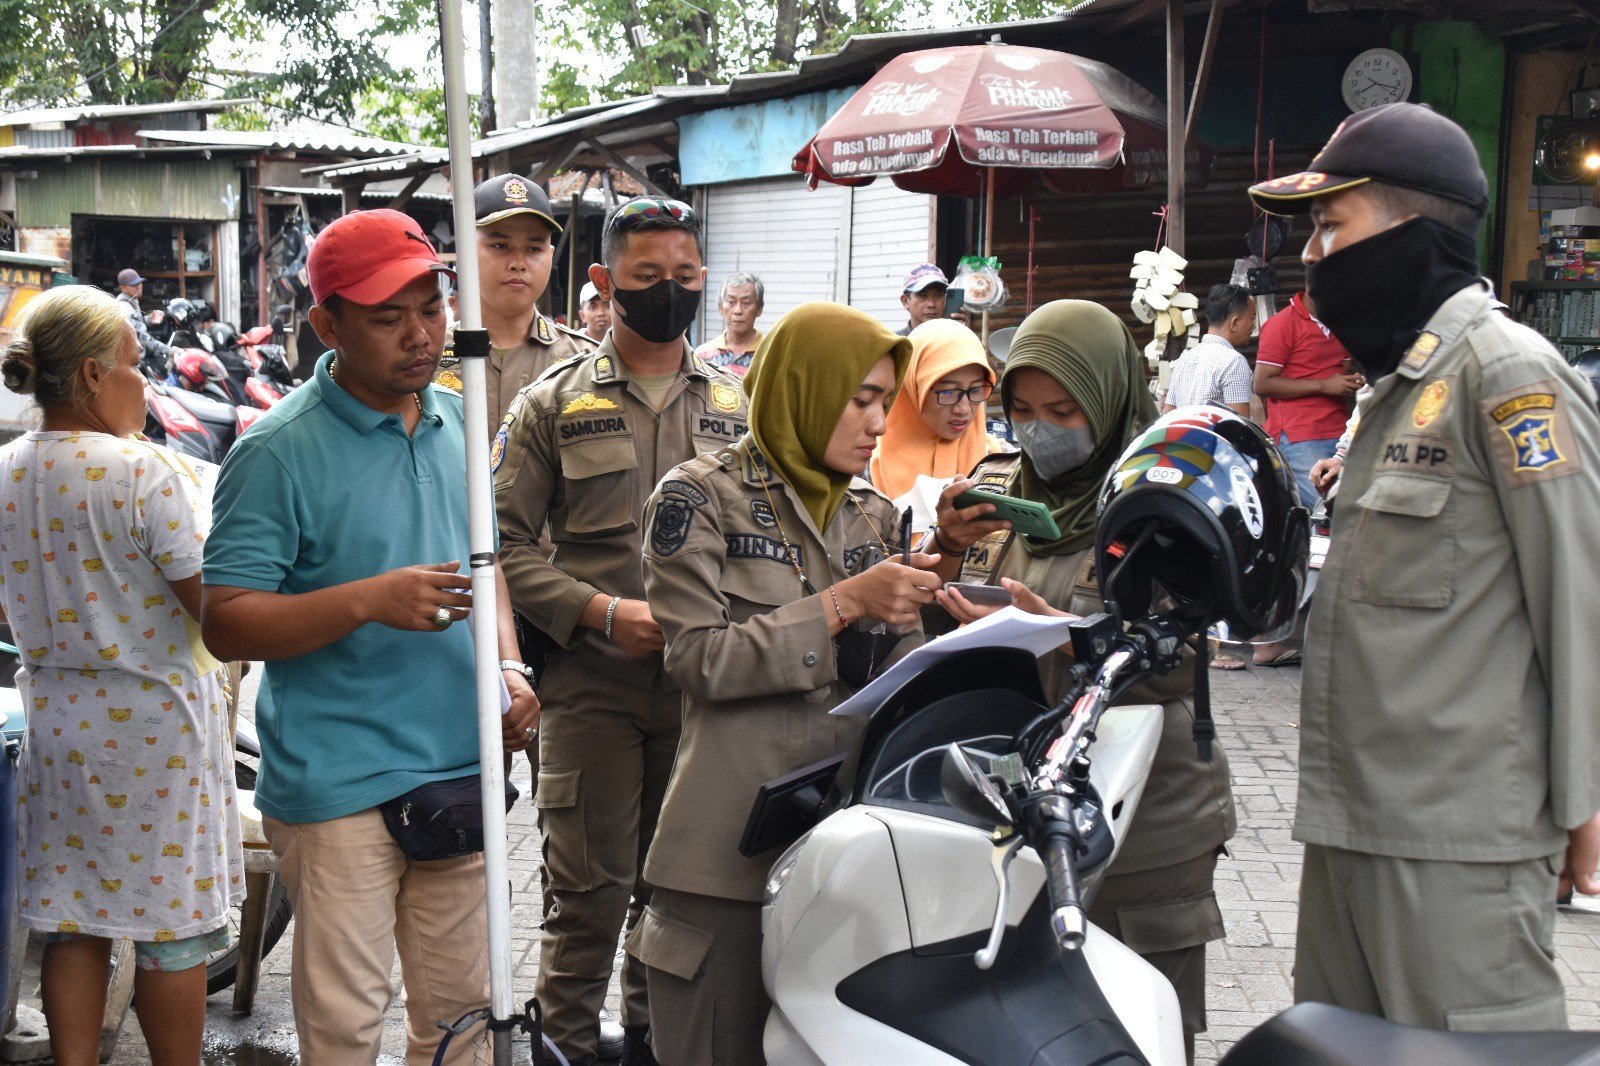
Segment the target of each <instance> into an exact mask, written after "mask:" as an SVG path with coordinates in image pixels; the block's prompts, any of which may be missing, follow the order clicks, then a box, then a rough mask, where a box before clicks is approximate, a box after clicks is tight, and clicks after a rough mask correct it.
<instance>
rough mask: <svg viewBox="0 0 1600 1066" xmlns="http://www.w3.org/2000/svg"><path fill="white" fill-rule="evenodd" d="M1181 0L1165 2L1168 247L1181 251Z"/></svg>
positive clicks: (1183, 221)
mask: <svg viewBox="0 0 1600 1066" xmlns="http://www.w3.org/2000/svg"><path fill="white" fill-rule="evenodd" d="M1187 88H1188V87H1187V86H1186V85H1185V84H1184V54H1183V0H1167V244H1169V245H1170V246H1171V247H1172V250H1173V251H1174V252H1177V253H1178V254H1179V255H1186V254H1187V253H1186V252H1185V251H1184V237H1185V236H1186V233H1185V220H1184V189H1183V185H1184V171H1185V165H1184V158H1185V156H1184V115H1183V99H1184V97H1185V96H1186V95H1187Z"/></svg>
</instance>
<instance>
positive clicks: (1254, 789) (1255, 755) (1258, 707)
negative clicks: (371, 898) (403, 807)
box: [29, 668, 1600, 1066]
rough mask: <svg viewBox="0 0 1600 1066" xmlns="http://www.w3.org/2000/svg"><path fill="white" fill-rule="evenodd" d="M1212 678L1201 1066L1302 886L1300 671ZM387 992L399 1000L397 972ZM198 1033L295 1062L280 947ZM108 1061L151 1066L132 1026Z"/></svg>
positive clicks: (1596, 945)
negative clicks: (1230, 789)
mask: <svg viewBox="0 0 1600 1066" xmlns="http://www.w3.org/2000/svg"><path fill="white" fill-rule="evenodd" d="M1212 678H1213V685H1212V692H1213V698H1214V702H1215V705H1216V717H1217V725H1218V730H1219V733H1220V735H1221V738H1222V742H1223V743H1224V744H1226V745H1227V749H1228V758H1229V760H1230V763H1231V766H1232V769H1233V786H1234V795H1235V797H1236V799H1237V802H1238V806H1239V832H1238V835H1237V836H1236V837H1235V838H1234V840H1233V842H1232V844H1231V845H1230V850H1231V852H1232V855H1231V857H1230V858H1226V859H1224V860H1222V863H1221V865H1220V867H1219V869H1218V873H1217V893H1218V895H1219V896H1220V897H1221V902H1222V912H1223V917H1224V918H1225V920H1226V922H1227V929H1228V938H1227V940H1226V942H1224V943H1221V944H1213V945H1211V951H1210V956H1209V960H1208V976H1207V983H1208V986H1209V987H1208V995H1209V1003H1210V1023H1211V1030H1210V1032H1209V1033H1207V1034H1206V1035H1204V1036H1202V1037H1201V1038H1200V1039H1199V1040H1198V1041H1197V1046H1196V1053H1197V1060H1198V1061H1199V1062H1201V1063H1212V1062H1215V1061H1216V1058H1217V1057H1218V1055H1219V1054H1221V1053H1223V1052H1225V1051H1226V1050H1227V1048H1228V1047H1230V1046H1232V1044H1233V1043H1234V1041H1236V1040H1237V1039H1238V1038H1239V1037H1240V1036H1241V1035H1242V1034H1244V1033H1245V1032H1247V1031H1248V1030H1249V1029H1251V1028H1253V1027H1254V1026H1256V1025H1259V1024H1260V1023H1261V1022H1262V1021H1264V1020H1266V1019H1267V1018H1268V1017H1270V1016H1271V1015H1273V1014H1275V1013H1276V1012H1278V1011H1280V1010H1283V1009H1284V1008H1285V1007H1287V1006H1288V1005H1289V1003H1290V998H1291V984H1290V967H1291V965H1292V963H1293V958H1294V930H1295V901H1296V897H1297V890H1298V885H1299V878H1300V846H1299V845H1298V844H1296V843H1295V842H1294V841H1293V840H1291V839H1290V837H1289V830H1290V826H1291V824H1292V822H1293V819H1294V799H1295V772H1296V760H1297V753H1298V747H1299V740H1300V738H1299V732H1298V730H1297V728H1296V726H1297V723H1298V719H1299V695H1300V671H1299V669H1298V668H1287V669H1278V670H1266V669H1254V670H1249V671H1243V672H1238V673H1222V672H1217V673H1214V674H1213V675H1212ZM513 780H515V781H516V782H517V784H518V786H519V787H521V788H522V789H523V792H524V795H526V794H527V785H528V763H527V760H525V759H520V760H518V765H517V768H516V770H515V772H514V774H513ZM511 834H512V840H511V860H510V861H511V875H512V886H513V891H514V895H513V906H514V911H513V915H512V928H513V930H514V939H513V950H514V954H515V960H516V969H517V993H518V996H519V997H525V996H531V995H532V994H533V984H534V976H535V974H536V972H537V969H538V934H537V923H538V917H539V875H538V859H539V845H538V834H537V832H536V830H535V829H534V826H533V813H532V810H531V808H530V807H529V805H528V804H527V803H526V802H525V801H524V802H522V803H519V804H518V805H517V806H516V808H515V809H514V810H513V812H512V817H511ZM1556 930H1557V931H1556V946H1557V952H1558V956H1559V958H1558V960H1557V963H1558V966H1559V967H1560V969H1561V973H1562V976H1563V978H1564V979H1565V980H1566V984H1567V1006H1568V1010H1569V1012H1570V1014H1571V1017H1572V1022H1573V1025H1574V1026H1576V1027H1580V1028H1586V1029H1600V916H1591V915H1583V914H1566V913H1563V914H1562V915H1561V916H1560V917H1559V919H1558V921H1557V926H1556ZM37 972H38V971H37V968H36V966H35V968H34V969H33V970H32V972H31V974H30V976H29V985H30V986H32V987H35V988H36V985H35V984H34V982H35V981H36V975H37ZM394 984H395V988H396V989H398V988H399V974H398V971H397V972H396V974H395V980H394ZM607 1003H608V1006H610V1007H611V1008H612V1009H615V1008H616V1006H617V990H616V982H615V981H613V982H612V988H611V994H610V996H609V997H608V1001H607ZM207 1024H208V1045H209V1047H208V1053H207V1057H206V1061H207V1062H208V1063H211V1064H216V1066H222V1064H228V1066H234V1064H237V1066H246V1064H248V1066H269V1064H272V1066H276V1064H287V1063H292V1062H293V1061H295V1060H294V1057H293V1052H294V1046H295V1044H294V1036H293V1018H292V1016H291V1014H290V1010H289V947H288V942H287V940H286V941H285V942H284V943H283V944H282V945H280V947H279V948H278V950H277V951H276V952H274V953H273V954H272V955H271V956H270V957H269V958H268V959H267V963H266V970H265V972H264V973H263V975H262V979H261V985H260V992H259V995H258V999H257V1007H256V1012H255V1014H254V1015H252V1016H251V1017H249V1018H238V1017H236V1016H234V1015H233V1013H232V1011H231V1010H230V1009H229V1000H228V996H227V995H226V994H222V995H218V996H214V997H213V998H212V1000H211V1004H210V1010H209V1016H208V1018H207ZM404 1051H405V1030H404V1014H403V1009H402V1007H401V1006H400V1004H399V1002H398V1001H397V1002H396V1003H395V1004H394V1006H392V1007H391V1008H390V1011H389V1016H388V1021H387V1026H386V1029H385V1035H384V1052H385V1055H384V1062H385V1063H386V1064H395V1063H400V1062H403V1056H404ZM523 1060H524V1059H523V1057H521V1056H519V1061H523ZM114 1061H115V1062H116V1063H118V1064H134V1063H145V1062H148V1059H147V1058H146V1056H145V1053H144V1046H143V1041H142V1040H141V1039H140V1037H139V1035H138V1029H137V1023H136V1022H135V1021H134V1020H133V1019H132V1018H130V1019H129V1025H128V1031H127V1032H126V1033H125V1034H124V1037H123V1041H122V1043H121V1045H120V1047H119V1048H118V1053H117V1056H116V1058H115V1060H114Z"/></svg>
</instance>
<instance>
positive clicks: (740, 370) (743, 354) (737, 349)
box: [694, 273, 767, 377]
mask: <svg viewBox="0 0 1600 1066" xmlns="http://www.w3.org/2000/svg"><path fill="white" fill-rule="evenodd" d="M766 299H767V287H766V286H765V285H763V284H762V283H761V279H760V278H758V277H756V276H755V275H754V274H744V273H739V274H730V275H729V276H728V280H727V281H724V282H723V283H722V292H721V293H720V294H719V296H718V297H717V311H718V312H719V313H720V314H721V315H722V332H721V333H719V334H718V335H717V336H715V337H713V338H712V339H711V340H709V341H706V343H704V344H702V345H701V346H700V347H698V348H696V349H695V350H694V354H695V357H696V358H698V359H703V360H705V361H706V362H708V363H710V364H711V365H712V366H715V367H721V368H722V369H723V370H726V371H727V372H728V373H730V374H736V375H738V376H739V377H744V375H745V371H747V370H749V369H750V359H751V357H752V356H754V355H755V354H756V345H758V344H760V343H761V331H760V330H758V329H756V319H758V318H760V317H761V312H762V310H763V308H764V305H765V303H766Z"/></svg>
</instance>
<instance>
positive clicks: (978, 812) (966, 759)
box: [939, 744, 1011, 826]
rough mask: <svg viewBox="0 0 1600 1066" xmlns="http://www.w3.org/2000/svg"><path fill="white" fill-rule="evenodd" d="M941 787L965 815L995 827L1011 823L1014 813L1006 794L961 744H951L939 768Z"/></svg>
mask: <svg viewBox="0 0 1600 1066" xmlns="http://www.w3.org/2000/svg"><path fill="white" fill-rule="evenodd" d="M939 790H940V791H941V792H943V793H944V799H945V802H946V803H948V804H950V806H952V807H954V808H955V809H956V810H958V811H961V812H962V813H963V814H970V815H971V816H972V817H974V818H976V819H978V820H979V821H981V822H984V823H986V824H988V825H993V826H1009V825H1010V824H1011V812H1010V810H1009V809H1007V807H1006V801H1005V797H1004V796H1002V795H1001V794H1000V790H999V789H998V788H996V787H995V784H994V782H993V781H991V780H990V779H989V776H988V774H986V773H985V772H984V770H983V769H982V768H981V767H979V766H978V764H977V762H976V761H974V758H973V756H971V755H969V754H968V753H967V752H966V751H964V750H963V749H962V747H961V745H960V744H951V745H950V746H949V747H948V748H946V749H945V752H944V762H943V763H942V764H941V765H940V767H939Z"/></svg>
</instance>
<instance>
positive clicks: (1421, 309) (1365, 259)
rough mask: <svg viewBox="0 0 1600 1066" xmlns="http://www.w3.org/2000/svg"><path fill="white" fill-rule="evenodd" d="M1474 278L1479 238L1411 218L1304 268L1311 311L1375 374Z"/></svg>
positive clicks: (1392, 363)
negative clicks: (1312, 308) (1313, 307)
mask: <svg viewBox="0 0 1600 1066" xmlns="http://www.w3.org/2000/svg"><path fill="white" fill-rule="evenodd" d="M1477 280H1478V242H1477V239H1476V238H1475V237H1473V236H1472V235H1470V234H1466V233H1462V232H1460V231H1459V230H1454V229H1451V228H1450V227H1449V226H1445V225H1442V224H1440V223H1438V222H1435V221H1434V220H1433V219H1431V218H1414V219H1412V220H1411V221H1409V222H1403V223H1401V224H1400V225H1398V226H1396V227H1394V228H1393V229H1390V230H1385V231H1383V232H1382V233H1378V234H1375V235H1373V236H1371V237H1368V238H1367V239H1366V240H1364V241H1357V242H1356V243H1355V244H1352V245H1350V246H1349V247H1348V248H1341V249H1339V251H1337V252H1334V253H1333V254H1332V255H1330V256H1328V257H1327V258H1325V259H1322V260H1319V261H1318V262H1315V263H1312V264H1311V265H1310V266H1309V267H1307V268H1306V291H1307V292H1309V293H1310V294H1311V302H1312V303H1313V304H1314V305H1315V307H1316V315H1317V318H1318V319H1320V320H1321V321H1322V323H1323V324H1324V325H1326V326H1327V327H1328V329H1329V330H1331V331H1332V333H1333V335H1334V337H1335V338H1337V339H1338V341H1339V343H1340V344H1342V345H1344V346H1345V348H1346V349H1348V350H1349V352H1350V354H1351V356H1353V357H1354V358H1355V361H1356V362H1358V363H1360V364H1361V369H1362V370H1363V371H1364V372H1365V373H1366V375H1367V379H1368V380H1369V381H1377V380H1378V379H1379V378H1381V377H1383V376H1384V375H1385V374H1388V373H1390V372H1392V371H1393V370H1394V368H1395V367H1396V366H1398V365H1399V364H1400V357H1401V356H1402V355H1404V354H1405V351H1406V349H1407V348H1409V347H1411V343H1412V342H1413V341H1415V340H1416V339H1417V334H1418V333H1420V332H1422V328H1423V327H1424V326H1426V325H1427V324H1428V319H1430V318H1432V317H1433V313H1434V312H1435V311H1437V310H1438V309H1439V306H1440V305H1441V304H1443V303H1444V302H1445V301H1446V300H1448V299H1449V298H1450V297H1452V296H1454V295H1455V294H1456V293H1458V292H1460V291H1461V290H1462V289H1464V288H1466V287H1467V286H1468V285H1472V284H1474V283H1476V282H1477Z"/></svg>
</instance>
